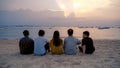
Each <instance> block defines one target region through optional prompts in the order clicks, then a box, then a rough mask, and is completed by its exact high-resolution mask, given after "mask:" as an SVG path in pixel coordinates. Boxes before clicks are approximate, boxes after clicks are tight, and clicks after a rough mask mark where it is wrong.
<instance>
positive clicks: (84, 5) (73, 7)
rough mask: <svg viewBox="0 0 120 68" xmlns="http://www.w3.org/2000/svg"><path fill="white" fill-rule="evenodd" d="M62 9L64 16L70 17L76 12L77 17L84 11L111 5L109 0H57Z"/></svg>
mask: <svg viewBox="0 0 120 68" xmlns="http://www.w3.org/2000/svg"><path fill="white" fill-rule="evenodd" d="M56 2H57V4H58V5H59V7H60V9H61V10H62V11H64V16H65V17H68V16H69V15H70V14H71V13H74V15H75V16H76V17H80V16H81V14H82V13H87V12H91V11H94V10H96V9H97V8H106V7H108V6H109V5H110V1H109V0H69V1H65V0H56Z"/></svg>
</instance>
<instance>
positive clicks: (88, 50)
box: [82, 37, 95, 54]
mask: <svg viewBox="0 0 120 68" xmlns="http://www.w3.org/2000/svg"><path fill="white" fill-rule="evenodd" d="M82 45H86V51H85V53H86V54H92V53H93V52H94V50H95V48H94V45H93V40H92V39H91V38H90V37H88V38H84V39H82Z"/></svg>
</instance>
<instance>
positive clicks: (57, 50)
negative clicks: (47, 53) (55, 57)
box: [49, 31, 63, 54]
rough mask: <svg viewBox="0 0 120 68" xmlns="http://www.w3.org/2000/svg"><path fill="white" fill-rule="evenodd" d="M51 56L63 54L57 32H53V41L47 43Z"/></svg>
mask: <svg viewBox="0 0 120 68" xmlns="http://www.w3.org/2000/svg"><path fill="white" fill-rule="evenodd" d="M49 46H50V48H51V53H52V54H63V40H62V39H60V35H59V32H58V31H55V32H54V35H53V39H52V40H51V41H50V42H49Z"/></svg>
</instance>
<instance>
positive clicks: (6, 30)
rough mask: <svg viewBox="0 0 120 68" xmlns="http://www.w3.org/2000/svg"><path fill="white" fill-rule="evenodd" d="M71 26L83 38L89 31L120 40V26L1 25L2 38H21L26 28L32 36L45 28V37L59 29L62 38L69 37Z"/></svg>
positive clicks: (49, 36) (92, 33)
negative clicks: (102, 27) (101, 27)
mask: <svg viewBox="0 0 120 68" xmlns="http://www.w3.org/2000/svg"><path fill="white" fill-rule="evenodd" d="M69 28H71V29H73V30H74V36H75V37H76V38H79V39H82V33H83V31H89V32H90V37H92V38H93V39H111V40H112V39H113V40H114V39H118V40H120V28H109V29H98V28H80V27H40V26H39V27H38V26H21V27H20V26H9V27H6V26H3V27H0V39H7V40H10V39H20V38H22V37H23V34H22V32H23V31H24V30H29V31H30V37H31V38H33V39H34V38H35V37H37V36H38V31H39V30H40V29H43V30H44V31H45V36H44V37H45V38H47V39H48V40H50V39H51V38H52V36H53V32H54V31H55V30H58V31H59V32H60V36H61V38H63V39H64V38H65V37H67V36H68V35H67V30H68V29H69Z"/></svg>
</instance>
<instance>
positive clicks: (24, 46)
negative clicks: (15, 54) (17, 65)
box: [19, 30, 34, 55]
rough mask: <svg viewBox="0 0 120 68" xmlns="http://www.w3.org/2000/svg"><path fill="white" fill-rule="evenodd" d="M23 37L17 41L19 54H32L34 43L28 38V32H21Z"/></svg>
mask: <svg viewBox="0 0 120 68" xmlns="http://www.w3.org/2000/svg"><path fill="white" fill-rule="evenodd" d="M23 35H24V37H23V38H21V39H20V41H19V48H20V54H23V55H27V54H33V51H34V41H33V40H32V39H31V38H29V31H28V30H24V31H23Z"/></svg>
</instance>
